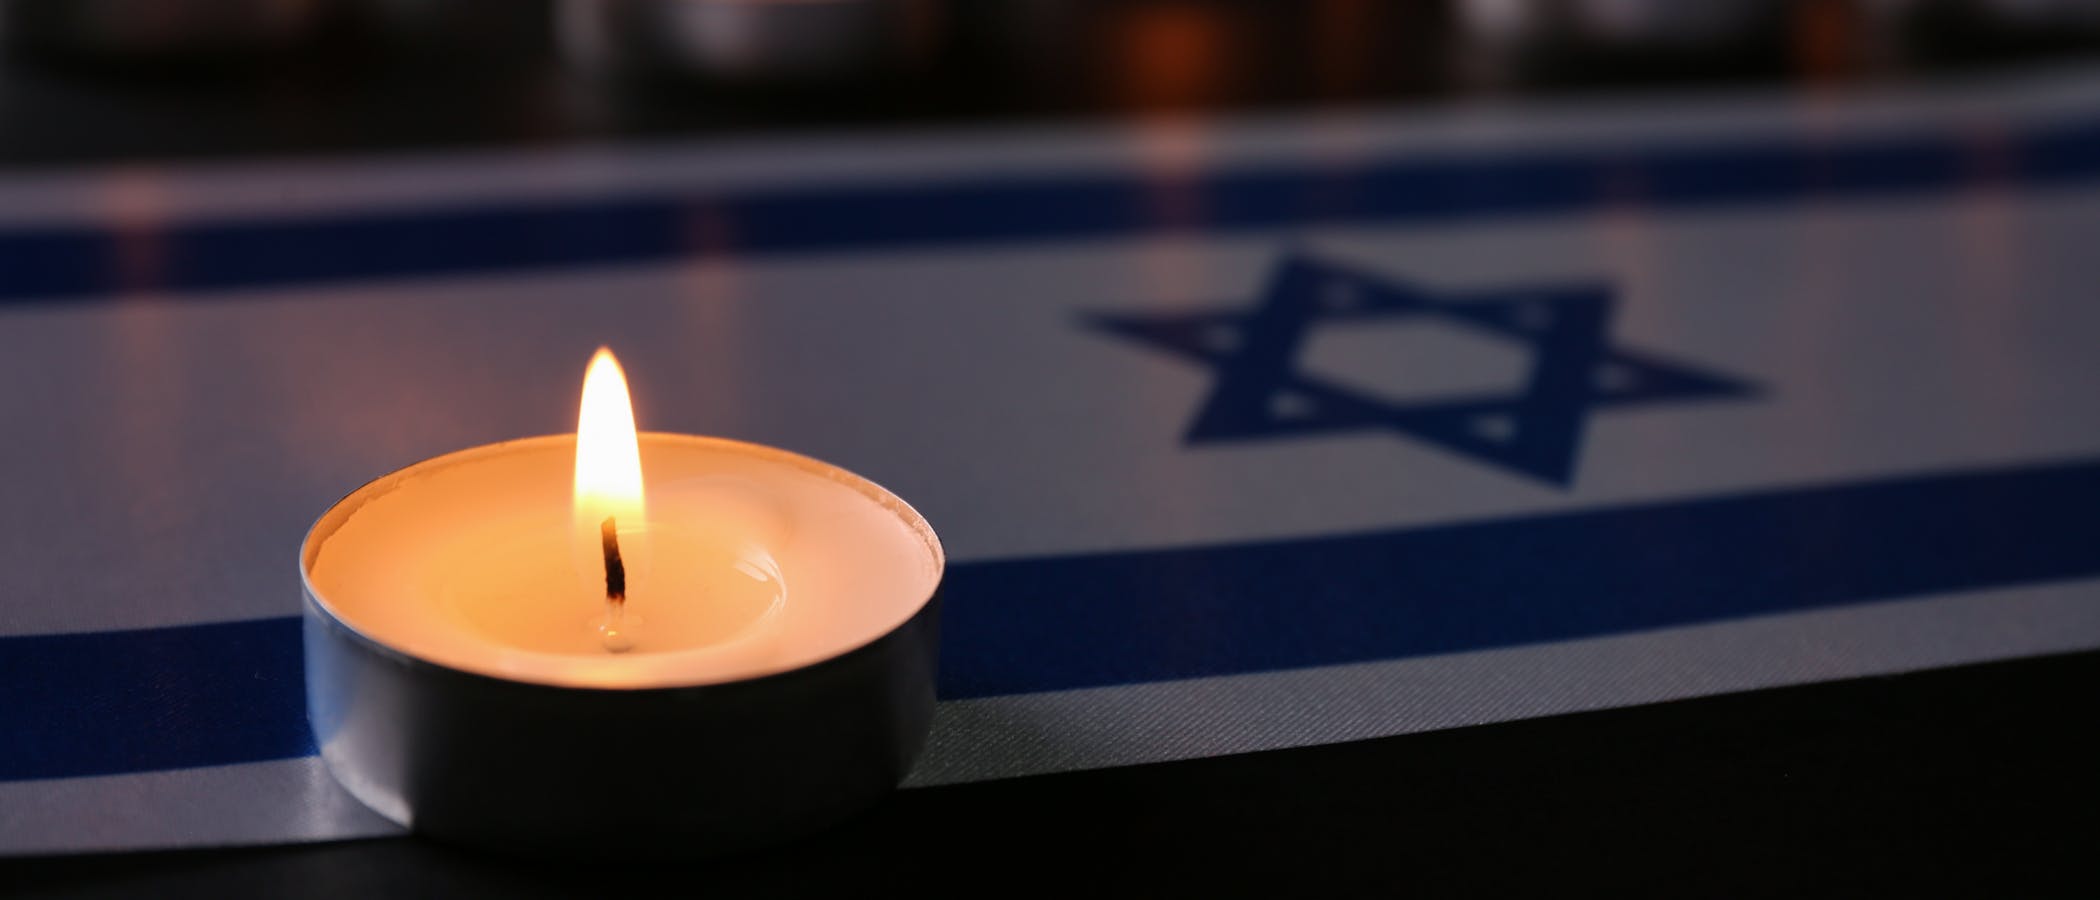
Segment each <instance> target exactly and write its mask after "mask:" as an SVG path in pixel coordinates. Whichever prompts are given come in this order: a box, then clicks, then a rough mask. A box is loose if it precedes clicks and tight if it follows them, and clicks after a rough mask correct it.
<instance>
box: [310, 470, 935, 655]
mask: <svg viewBox="0 0 2100 900" xmlns="http://www.w3.org/2000/svg"><path fill="white" fill-rule="evenodd" d="M640 451H641V461H642V469H643V471H644V472H645V473H646V481H645V490H646V509H647V513H646V516H647V521H646V523H645V525H644V526H643V528H642V529H633V528H632V527H631V525H630V524H629V523H622V526H621V529H622V532H623V534H627V533H633V532H636V531H639V532H640V533H642V534H644V535H645V537H646V545H645V551H644V552H641V553H636V554H635V557H636V562H637V564H636V565H635V566H634V568H633V570H632V571H630V573H629V587H628V601H627V605H626V615H627V616H628V617H629V620H628V622H627V630H628V631H629V632H630V633H631V634H632V636H633V640H634V645H633V647H632V649H630V650H627V651H626V652H621V653H614V652H610V651H608V649H607V648H606V646H605V645H604V643H603V641H602V637H601V635H600V634H599V633H598V631H597V628H596V627H595V626H596V625H597V624H599V623H602V621H603V617H604V615H605V612H606V607H605V600H604V597H603V594H602V582H595V581H594V580H593V579H594V577H598V576H599V573H598V572H597V570H595V569H594V568H592V565H591V563H592V562H593V561H591V560H579V559H578V554H577V553H576V550H575V542H574V532H573V520H572V505H573V499H574V495H573V491H574V483H573V471H574V462H575V453H576V438H575V437H574V436H570V435H562V436H553V437H542V438H528V439H525V440H520V441H512V442H508V443H503V444H492V445H489V446H484V447H476V448H473V449H469V450H463V451H460V452H458V453H453V454H450V455H447V456H442V457H438V458H436V459H431V460H427V461H425V462H422V463H419V464H417V465H415V466H411V467H409V468H407V469H403V470H401V471H399V472H396V473H394V474H392V475H389V476H386V477H385V478H382V479H380V480H378V481H375V482H373V483H372V484H369V485H366V486H365V487H363V488H360V489H359V490H358V491H357V492H355V493H353V494H351V495H350V496H349V497H347V498H345V499H344V501H343V502H342V503H339V504H337V505H336V507H335V508H333V509H331V510H329V512H328V514H327V515H325V516H323V517H322V519H321V520H320V521H319V522H318V523H317V524H316V525H315V527H314V530H313V533H312V534H311V535H309V536H308V538H307V543H306V547H305V552H304V555H303V559H304V562H305V569H306V577H307V579H308V586H309V588H310V589H311V591H312V593H313V595H314V596H315V597H316V598H317V599H318V602H320V603H321V604H322V605H323V606H324V607H326V608H327V609H328V610H329V611H330V612H331V613H333V614H334V615H335V616H336V617H337V618H339V619H340V620H342V622H343V623H345V624H346V625H348V626H349V627H350V628H352V629H354V630H356V631H357V632H358V633H359V634H362V635H364V636H365V637H367V638H369V639H371V640H373V641H374V642H376V643H379V644H382V645H385V646H387V647H391V648H393V649H395V650H397V651H399V652H401V653H405V654H408V655H411V656H415V657H418V658H421V659H424V660H428V661H430V662H434V663H437V664H440V665H444V666H448V667H451V668H455V669H460V670H464V671H468V672H475V673H479V674H483V675H490V676H495V677H499V678H505V679H511V680H517V681H526V682H532V683H539V684H548V685H557V686H567V687H593V688H645V687H669V686H683V685H700V684H715V683H720V682H726V681H735V680H740V679H746V678H755V677H759V676H763V675H769V674H774V673H778V672H784V671H788V670H791V669H796V668H800V667H803V666H807V665H810V664H812V663H816V662H819V661H822V660H824V659H828V658H831V657H834V656H837V655H839V654H842V653H845V652H847V651H850V650H852V649H854V648H856V647H859V646H861V645H863V644H866V643H868V642H870V641H873V640H875V639H876V638H878V637H881V636H882V635H884V634H886V633H888V632H889V631H891V630H892V629H895V628H896V627H897V626H899V625H901V624H902V623H904V622H905V621H906V620H907V619H909V618H911V617H912V616H913V615H914V614H915V613H917V612H918V611H919V609H920V608H922V607H923V606H925V604H926V602H927V601H928V600H929V599H930V598H931V596H932V593H933V590H934V587H935V586H936V584H938V582H939V580H940V572H941V568H942V564H943V560H942V555H941V550H940V545H939V543H938V541H937V540H936V539H935V538H934V536H933V532H932V530H931V529H930V528H929V527H928V526H927V524H926V522H925V520H924V519H922V518H921V517H920V516H919V515H918V514H917V513H916V512H914V511H913V510H912V509H911V508H910V507H909V506H907V505H906V504H905V503H904V502H903V501H901V500H899V499H897V498H896V497H895V496H893V495H891V494H890V493H889V492H887V491H884V490H883V489H882V488H880V487H878V486H876V485H874V484H872V483H870V482H868V481H866V480H865V479H862V478H860V477H858V476H856V475H854V474H852V473H850V472H847V471H845V470H843V469H839V468H837V467H835V466H830V465H827V464H824V463H821V462H818V461H816V460H812V459H808V458H806V457H802V456H798V455H795V454H792V453H788V452H786V451H782V450H775V449H772V448H768V447H761V446H757V445H753V444H744V443H739V442H735V441H726V440H718V439H712V438H701V437H693V436H687V435H675V434H658V433H645V434H643V435H642V436H641V440H640ZM625 539H626V538H624V537H623V540H625ZM594 586H595V587H596V588H597V590H595V591H594Z"/></svg>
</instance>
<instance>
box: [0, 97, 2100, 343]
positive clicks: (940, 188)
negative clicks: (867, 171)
mask: <svg viewBox="0 0 2100 900" xmlns="http://www.w3.org/2000/svg"><path fill="white" fill-rule="evenodd" d="M2096 175H2100V125H2095V124H2093V123H2091V122H2086V121H2076V122H2069V123H2063V122H2058V123H2053V124H2042V125H2039V126H2034V127H2030V128H2026V129H2020V128H2014V127H2011V126H2002V127H1966V128H1964V129H1962V130H1959V131H1938V132H1927V133H1918V134H1911V135H1907V136H1900V137H1873V138H1850V139H1817V138H1812V137H1809V138H1789V139H1779V140H1765V141H1731V142H1728V143H1726V144H1714V143H1709V144H1694V145H1680V146H1671V147H1664V148H1653V147H1650V148H1645V149H1636V148H1632V147H1627V148H1618V149H1594V150H1575V151H1569V150H1561V151H1555V152H1504V153H1499V154H1498V153H1494V152H1489V151H1483V152H1471V153H1467V154H1465V155H1463V156H1457V155H1453V156H1443V157H1427V158H1425V157H1419V156H1417V157H1411V158H1406V159H1371V160H1364V161H1360V162H1333V163H1329V162H1322V163H1319V164H1310V165H1308V164H1293V165H1277V166H1270V167H1266V168H1242V169H1235V170H1229V171H1209V172H1206V171H1200V170H1198V171H1189V172H1178V173H1171V174H1168V175H1164V176H1162V175H1149V176H1148V175H1145V174H1137V173H1123V174H1091V175H1076V174H1074V175H1043V176H1031V177H1005V178H997V179H990V178H982V179H974V180H950V181H943V182H932V183H914V184H908V185H886V186H861V187H826V188H821V189H808V188H783V189H769V190H751V191H722V192H708V191H686V192H683V193H676V192H674V193H671V194H670V195H668V196H666V195H665V193H664V192H652V193H649V194H646V195H630V196H621V197H610V198H608V197H593V198H589V199H576V200H558V201H554V200H549V201H521V202H510V203H486V204H482V205H473V206H446V207H436V208H428V209H418V210H407V211H381V212H350V213H338V214H330V215H324V216H315V217H310V218H296V219H281V218H272V219H263V218H257V219H247V220H236V221H223V222H212V223H195V224H166V225H162V226H158V227H156V226H153V225H137V224H136V223H133V224H129V225H126V226H124V227H121V228H119V227H99V226H79V227H65V228H44V229H35V228H31V229H15V230H0V302H28V301H33V300H35V301H41V300H51V299H58V298H69V297H70V298H86V297H96V296H110V295H117V294H122V293H125V292H130V291H154V292H162V293H180V292H184V291H201V290H211V289H221V288H241V287H256V286H263V285H289V284H302V283H323V282H341V281H354V280H360V279H375V278H397V277H410V276H436V275H458V274H465V273H491V272H503V271H523V270H535V269H546V268H554V267H563V266H580V265H594V264H611V263H633V262H643V261H649V260H662V259H670V258H676V257H681V256H689V255H696V254H704V253H720V254H727V255H730V256H732V257H737V258H750V257H755V256H761V255H769V254H787V253H801V252H817V251H839V250H872V249H900V248H909V247H920V246H933V245H968V244H989V243H1003V242H1014V241H1030V240H1047V239H1071V238H1087V237H1099V236H1104V235H1111V234H1120V233H1128V232H1141V231H1183V230H1194V231H1212V232H1230V231H1243V230H1250V229H1263V228H1286V227H1291V226H1297V225H1312V224H1322V223H1330V224H1331V223H1374V222H1375V223H1391V224H1398V223H1425V222H1446V221H1455V220H1477V219H1483V218H1498V217H1517V216H1528V215H1538V214H1549V213H1570V212H1582V211H1587V210H1596V209H1602V208H1607V207H1612V208H1626V207H1644V206H1645V207H1648V208H1688V207H1709V206H1747V205H1758V204H1785V203H1795V202H1800V201H1803V200H1809V199H1817V198H1846V197H1875V196H1894V195H1904V194H1912V193H1918V192H1924V191H1932V190H1944V189H1948V188H1953V187H1959V186H1964V185H1980V184H2000V183H2002V184H2027V185H2038V184H2051V183H2060V182H2065V181H2073V180H2087V179H2091V178H2093V177H2095V176H2096Z"/></svg>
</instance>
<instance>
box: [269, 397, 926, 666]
mask: <svg viewBox="0 0 2100 900" xmlns="http://www.w3.org/2000/svg"><path fill="white" fill-rule="evenodd" d="M636 437H637V438H638V440H640V441H649V440H651V439H655V440H669V441H675V442H680V443H695V444H704V445H712V446H716V447H722V448H731V449H739V450H745V451H756V452H757V453H758V454H759V455H761V456H764V457H766V458H769V459H773V460H776V461H780V462H785V463H787V464H789V465H792V466H794V467H795V468H797V469H801V470H803V471H805V472H808V473H810V474H812V475H817V476H819V477H823V478H826V479H828V480H830V481H834V482H838V483H840V484H844V485H845V486H847V487H849V488H852V489H854V490H856V491H858V492H859V493H861V494H862V495H864V496H866V497H868V498H869V499H871V500H874V501H875V502H877V503H879V504H881V505H882V506H883V507H884V508H885V509H888V510H890V511H891V512H893V513H897V514H899V516H900V517H901V518H903V519H904V520H905V522H906V523H907V524H908V525H910V526H911V528H912V531H913V532H914V533H916V534H917V535H918V536H919V539H920V541H921V542H922V543H924V545H925V547H926V550H927V552H928V553H929V554H931V556H932V562H933V572H932V575H933V588H932V589H931V590H929V591H927V593H926V596H924V597H922V598H919V599H918V601H917V602H916V603H915V604H913V605H912V606H911V611H910V612H909V613H908V614H907V615H905V617H904V618H903V619H902V620H901V621H899V622H897V623H895V624H893V625H891V626H890V627H889V628H886V629H883V630H882V631H881V632H879V633H877V634H875V635H873V636H871V637H869V638H868V639H867V640H865V641H861V642H859V643H856V644H853V645H851V646H848V647H845V648H842V649H840V650H839V651H838V652H836V653H831V654H827V655H825V656H823V657H820V658H817V659H813V660H809V661H807V662H804V663H801V664H798V665H795V666H791V667H789V668H786V669H781V670H778V671H773V672H761V673H758V674H754V675H747V676H744V677H740V678H729V679H722V680H715V681H687V682H678V683H675V684H655V685H647V686H641V687H622V686H603V685H580V684H563V683H557V682H550V681H538V680H532V679H524V678H506V677H504V676H501V675H493V674H489V673H486V672H476V671H473V670H470V669H463V668H460V667H458V666H452V665H447V664H445V663H441V662H438V661H437V660H433V659H428V658H425V657H421V656H417V655H415V654H412V653H408V652H406V651H404V650H402V649H400V648H398V647H395V646H393V645H392V644H389V643H387V642H385V641H383V640H380V639H378V638H376V637H374V636H372V635H370V634H367V633H366V632H365V631H364V630H362V629H360V628H358V627H357V626H356V625H355V624H352V623H351V622H350V620H349V619H348V618H346V617H344V616H343V615H342V613H341V612H340V611H338V610H336V609H335V608H334V607H333V606H331V605H330V604H329V602H328V599H327V597H326V596H324V595H323V594H322V592H321V590H320V589H319V588H318V587H315V586H314V583H313V564H314V562H315V561H316V560H318V559H319V557H320V549H321V544H322V543H323V542H325V541H326V540H327V539H328V538H329V537H331V536H333V535H334V534H335V531H336V530H337V529H339V528H341V527H342V525H343V524H344V523H346V522H348V521H349V520H350V518H351V516H353V515H354V514H355V513H356V512H357V510H358V509H359V508H361V507H362V506H363V505H364V502H359V503H358V504H357V506H353V507H350V508H349V509H347V510H344V509H343V505H344V504H346V503H349V502H350V501H352V500H354V499H356V498H358V497H359V495H362V494H365V493H366V492H367V491H370V490H372V489H373V488H374V487H376V486H378V485H380V484H382V483H385V482H388V481H393V480H399V479H405V478H407V477H408V476H409V475H410V474H411V473H414V472H417V470H424V471H423V472H422V474H429V473H430V472H435V471H438V470H441V469H445V468H450V467H452V466H457V465H462V464H464V463H466V462H468V461H470V460H471V459H473V458H476V457H481V456H486V455H492V454H495V453H498V452H501V451H504V450H517V449H521V448H522V447H524V446H525V445H537V444H555V443H564V442H566V443H571V444H573V443H575V441H576V435H575V434H573V433H562V434H542V435H533V436H531V437H521V438H512V439H509V440H503V441H496V442H493V443H488V444H477V445H475V446H472V447H463V448H461V449H458V450H454V451H451V452H449V453H443V454H439V455H437V456H432V457H429V458H426V459H421V460H417V461H416V462H413V463H410V464H408V465H406V466H402V467H400V468H398V469H394V470H392V471H389V472H386V473H384V474H381V475H379V476H377V477H374V478H372V479H370V480H368V481H366V482H364V483H363V484H360V485H358V486H357V487H355V488H353V489H351V490H350V491H349V492H348V493H345V494H344V495H343V496H342V497H340V498H338V499H337V500H336V501H335V502H333V503H330V504H329V505H328V507H327V508H326V509H325V510H323V511H322V513H321V515H320V517H319V518H317V519H315V520H314V523H313V524H312V525H311V526H308V528H307V530H306V534H305V536H304V537H302V538H301V539H300V541H299V584H300V587H301V588H302V589H303V592H304V594H305V597H306V605H307V607H308V608H309V609H311V610H312V611H314V612H316V613H318V614H319V617H320V618H321V620H322V621H323V622H324V623H325V624H327V625H328V626H329V627H331V628H335V629H340V630H341V631H342V632H343V633H344V634H345V635H347V636H349V637H351V638H353V639H354V640H356V641H357V642H359V643H362V644H365V645H367V646H369V647H370V648H372V649H373V650H375V651H376V652H378V653H379V654H380V655H382V656H384V657H385V658H387V659H391V660H395V661H397V662H398V663H400V664H403V665H408V666H427V667H430V668H432V669H436V670H439V671H443V672H447V673H450V674H452V675H457V676H460V677H464V678H468V679H474V680H480V681H487V682H492V683H499V684H512V685H530V686H533V687H537V688H545V689H549V690H564V691H581V692H594V693H604V694H621V695H646V694H652V693H676V692H682V691H691V690H696V689H706V688H726V687H731V686H740V685H751V684H756V683H761V682H765V681H767V680H769V679H776V678H782V677H786V676H791V675H794V674H796V673H798V672H802V671H804V670H807V669H810V668H814V667H817V666H822V665H826V664H829V663H832V662H834V661H836V660H839V659H842V658H844V657H847V656H850V655H852V654H854V653H857V652H860V651H861V650H864V649H866V648H867V647H869V646H871V645H873V644H876V643H879V642H881V641H882V640H884V639H886V638H888V637H890V636H891V635H893V634H896V633H897V632H898V631H900V630H903V629H904V628H906V627H909V626H910V625H911V623H912V622H913V621H914V620H915V619H917V618H918V617H919V615H920V614H921V613H922V612H924V611H925V609H926V607H927V606H928V605H929V604H931V603H932V602H933V600H934V598H935V597H936V596H938V595H939V594H940V589H941V582H942V580H943V579H944V578H945V577H946V575H947V568H948V557H947V551H946V550H945V548H943V547H942V546H941V542H940V536H939V535H938V534H936V533H935V532H934V530H933V525H932V523H930V522H928V521H927V520H926V517H925V516H924V515H922V514H920V513H919V511H918V510H917V509H914V508H913V507H912V505H911V504H910V503H908V502H906V501H905V500H904V498H902V497H900V496H898V495H897V494H896V493H895V492H894V491H891V490H890V489H888V488H885V487H883V486H882V485H881V484H879V483H877V482H875V481H874V480H872V479H869V478H867V477H865V476H863V475H860V474H858V473H856V472H854V471H853V470H851V469H848V468H846V467H844V466H840V465H837V464H834V463H830V462H826V461H824V460H821V459H818V458H816V457H813V456H808V455H805V454H801V453H796V452H794V451H792V450H784V449H781V448H779V447H774V446H770V445H767V444H759V443H754V442H751V441H740V440H736V439H734V438H723V437H711V436H708V435H697V434H683V433H679V432H673V431H637V432H636ZM840 476H844V477H840ZM368 499H370V498H368ZM338 510H342V515H341V516H340V518H337V519H336V521H335V522H334V527H333V528H329V529H328V531H327V533H325V534H324V533H322V526H323V525H326V524H329V520H330V519H331V518H333V517H336V513H337V511H338Z"/></svg>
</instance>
